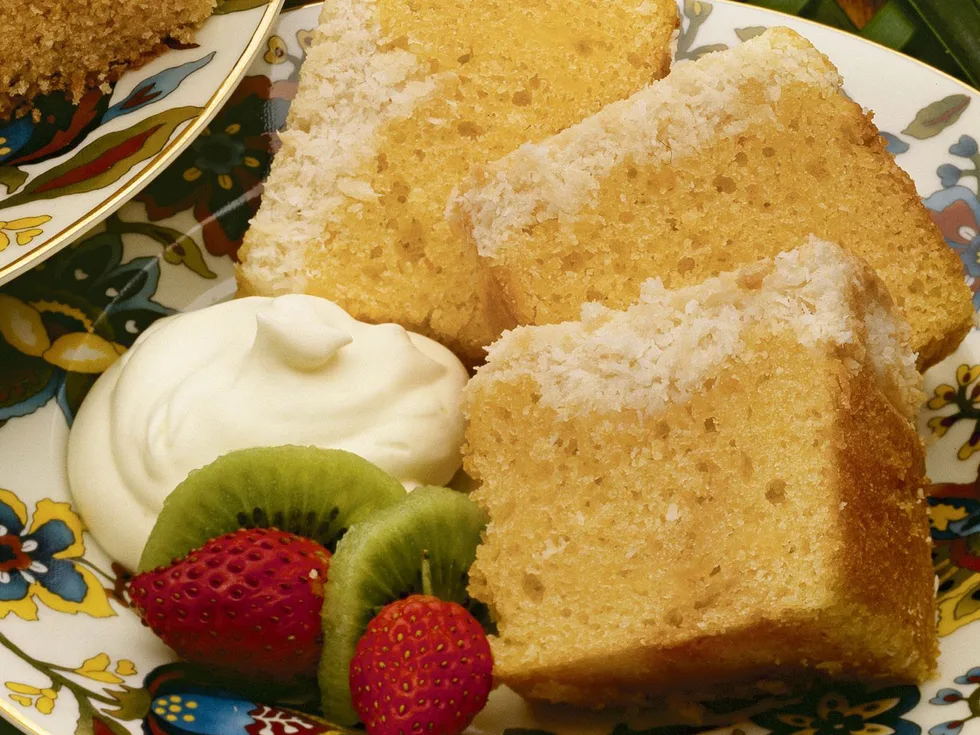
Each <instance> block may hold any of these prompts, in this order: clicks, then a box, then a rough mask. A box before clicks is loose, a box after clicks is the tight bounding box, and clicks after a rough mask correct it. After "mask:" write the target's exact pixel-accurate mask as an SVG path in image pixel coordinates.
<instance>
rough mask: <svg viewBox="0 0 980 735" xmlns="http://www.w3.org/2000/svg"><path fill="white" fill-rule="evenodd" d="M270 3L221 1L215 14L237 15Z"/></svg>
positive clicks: (255, 0) (264, 0)
mask: <svg viewBox="0 0 980 735" xmlns="http://www.w3.org/2000/svg"><path fill="white" fill-rule="evenodd" d="M268 2H269V0H224V2H221V1H220V0H219V2H218V6H217V7H216V8H215V9H214V14H215V15H227V14H228V13H237V12H239V11H242V10H251V9H252V8H257V7H259V6H260V5H266V4H268Z"/></svg>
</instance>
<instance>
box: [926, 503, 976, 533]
mask: <svg viewBox="0 0 980 735" xmlns="http://www.w3.org/2000/svg"><path fill="white" fill-rule="evenodd" d="M968 515H969V513H968V512H967V510H966V508H963V507H960V506H957V505H947V504H945V503H943V504H940V505H930V506H929V523H930V525H931V526H932V527H933V528H934V529H936V530H937V531H948V530H949V524H950V523H952V522H953V521H962V520H963V519H964V518H966V517H967V516H968Z"/></svg>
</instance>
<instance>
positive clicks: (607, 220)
mask: <svg viewBox="0 0 980 735" xmlns="http://www.w3.org/2000/svg"><path fill="white" fill-rule="evenodd" d="M455 217H456V218H457V219H458V220H459V222H460V224H461V226H462V227H463V228H464V229H465V230H466V231H467V232H468V234H469V237H470V238H471V239H472V240H473V241H474V242H475V243H476V246H477V248H478V249H479V253H480V254H481V255H482V256H484V257H485V258H486V259H487V262H489V263H490V264H491V266H492V271H493V274H494V276H495V278H496V279H497V281H498V282H499V283H500V285H501V287H502V289H503V291H504V293H505V294H506V300H507V303H508V304H509V306H510V308H511V310H512V312H513V314H514V316H515V317H516V319H517V321H518V322H519V323H522V324H545V323H551V322H559V321H562V320H564V319H574V318H576V315H577V314H578V311H579V307H580V305H581V304H582V303H584V302H586V301H600V302H602V303H604V304H606V305H608V306H612V307H615V308H622V307H624V306H626V305H627V304H629V303H631V302H632V301H633V300H635V299H636V297H637V296H638V295H639V292H640V284H641V283H642V282H643V281H644V280H645V279H646V278H648V277H650V276H659V277H660V278H661V279H662V280H663V282H664V284H665V285H666V286H668V287H669V288H674V287H678V286H683V285H687V284H692V283H698V282H700V281H701V280H703V279H704V278H706V277H709V276H712V275H716V274H718V273H720V272H722V271H725V270H730V269H732V268H736V267H738V266H739V265H742V264H744V263H748V262H752V261H754V260H756V259H757V258H760V257H766V256H772V255H775V254H776V253H778V252H780V251H782V250H785V249H787V248H789V247H792V246H793V244H794V243H799V242H801V241H802V239H803V238H804V237H806V236H807V235H809V234H811V233H813V234H816V235H818V236H819V237H822V238H825V239H827V240H830V241H832V242H836V243H839V244H840V245H841V246H843V247H846V248H847V249H849V250H851V251H853V252H855V253H857V254H859V255H861V256H862V257H864V258H865V259H866V260H867V261H868V262H869V263H870V264H871V265H872V266H873V267H874V268H875V270H877V271H878V274H879V275H880V276H881V278H882V279H883V280H884V282H885V283H886V284H887V285H888V287H889V289H890V290H891V293H892V297H893V299H894V300H895V302H896V303H897V304H898V306H899V309H900V310H901V312H902V313H903V314H904V315H905V316H906V318H907V319H908V320H909V322H910V323H911V325H912V348H913V349H914V350H915V351H916V352H918V353H919V360H920V364H921V365H929V364H931V363H934V362H936V361H938V360H939V359H941V358H942V357H943V356H945V355H947V354H948V353H949V352H951V351H952V350H953V349H954V348H955V347H956V345H957V344H958V343H959V341H960V340H961V339H962V337H963V336H964V334H965V333H966V332H967V330H968V329H969V325H970V320H971V318H972V314H973V310H972V307H971V304H970V294H969V291H968V289H967V287H966V286H965V285H964V283H963V272H962V266H961V264H960V261H959V259H958V258H957V257H956V255H955V254H954V253H953V252H952V251H951V250H950V248H949V247H948V246H947V245H946V244H945V243H944V241H943V238H942V235H941V234H940V232H939V230H938V229H937V228H936V226H935V225H934V224H933V222H932V220H931V219H930V217H929V215H928V213H927V212H926V210H925V208H924V207H923V206H922V203H921V202H920V200H919V197H918V195H917V194H916V191H915V187H914V185H913V183H912V181H911V180H910V179H909V177H908V175H907V174H905V172H904V171H902V170H901V169H900V168H899V167H898V166H897V165H896V164H895V161H894V160H893V159H892V157H891V155H890V154H889V153H888V152H887V151H886V150H885V143H884V141H883V140H882V138H881V137H880V136H879V135H878V130H877V129H876V128H875V126H874V124H873V123H872V121H871V117H870V115H867V114H865V113H863V112H862V111H861V108H860V107H859V106H858V105H857V104H855V103H854V102H852V101H850V100H849V99H848V98H847V97H845V96H844V95H843V94H842V93H841V79H840V76H839V75H838V74H837V71H836V70H835V69H834V67H833V66H832V65H831V63H830V62H829V61H828V60H827V58H826V57H825V56H823V55H822V54H821V53H819V52H818V51H817V50H816V49H814V48H813V47H812V46H811V45H810V44H809V43H808V42H807V41H805V40H804V39H803V38H801V37H800V36H798V35H797V34H796V33H794V32H793V31H790V30H788V29H785V28H774V29H771V30H769V31H767V32H766V33H764V34H762V35H761V36H758V37H757V38H754V39H752V40H750V41H747V42H746V43H743V44H742V45H740V46H738V47H736V48H734V49H732V50H731V51H725V52H719V53H713V54H709V55H708V56H705V57H703V58H702V59H701V60H699V61H697V62H693V63H684V64H680V65H678V66H677V67H676V68H675V69H674V70H673V71H672V72H671V74H670V76H668V77H667V78H666V79H664V80H663V81H661V82H659V83H656V84H653V85H652V86H650V87H649V88H647V89H645V90H643V91H641V92H638V93H637V94H635V95H634V96H632V97H631V98H630V99H628V100H626V101H623V102H619V103H617V104H613V105H610V106H609V107H607V108H606V109H604V110H602V111H601V112H600V113H598V114H597V115H594V116H593V117H591V118H589V119H588V120H585V121H583V122H582V123H581V124H579V125H576V126H574V127H572V128H570V129H568V130H566V131H565V132H563V133H560V134H559V135H557V136H555V137H553V138H551V139H549V140H547V141H545V142H543V143H542V144H540V145H528V146H524V147H522V148H521V149H519V150H518V151H516V152H514V153H512V154H510V155H509V156H506V157H505V158H503V159H502V160H500V161H498V162H495V163H493V164H492V165H490V166H487V167H483V168H480V169H479V170H478V171H477V172H476V173H475V175H474V178H473V180H472V181H471V182H470V183H469V188H468V190H466V191H464V193H463V194H462V196H461V198H460V199H459V200H458V201H457V202H456V203H455Z"/></svg>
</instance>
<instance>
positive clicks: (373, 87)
mask: <svg viewBox="0 0 980 735" xmlns="http://www.w3.org/2000/svg"><path fill="white" fill-rule="evenodd" d="M449 8H451V10H452V12H447V9H449ZM676 24H677V8H676V4H675V3H674V2H673V0H653V1H652V2H651V1H650V0H625V1H623V2H616V3H572V4H569V3H564V2H558V1H557V0H532V1H531V2H522V3H514V2H511V0H470V2H466V3H462V4H456V5H452V6H447V5H445V4H444V3H439V2H435V1H434V0H422V1H421V2H415V3H405V2H400V1H399V0H338V2H336V3H327V4H325V5H324V10H323V13H322V15H321V18H320V29H319V31H318V32H317V35H316V40H315V42H314V45H313V47H312V48H311V49H310V50H309V52H308V55H307V58H306V61H305V62H304V66H303V71H302V75H301V79H300V89H299V92H298V95H297V97H296V99H295V101H294V102H293V105H292V108H291V109H290V120H289V124H288V129H287V131H286V132H285V133H284V135H283V136H282V148H281V149H280V150H279V152H278V153H277V155H276V157H275V160H274V162H273V166H272V171H271V173H270V176H269V180H268V181H267V183H266V186H265V192H264V195H263V201H262V205H261V207H260V209H259V211H258V213H257V215H256V217H255V218H254V220H253V222H252V226H251V228H250V230H249V231H248V233H247V234H246V237H245V242H244V245H243V247H242V250H241V253H240V257H241V265H240V267H239V268H238V281H239V284H240V286H241V288H242V290H243V291H244V292H249V293H257V294H263V295H271V294H277V293H285V292H290V291H302V292H305V293H313V294H316V295H320V296H324V297H326V298H329V299H331V300H332V301H335V302H336V303H338V304H339V305H340V306H342V307H343V308H344V309H345V310H347V311H348V312H349V313H351V314H352V315H353V316H354V317H356V318H358V319H361V320H364V321H370V322H397V323H399V324H402V325H403V326H405V327H406V328H408V329H411V330H412V331H416V332H421V333H423V334H426V335H427V336H429V337H433V338H435V339H437V340H439V341H440V342H442V343H443V344H446V345H447V346H449V347H451V348H452V349H453V350H454V351H455V352H457V353H458V354H459V355H460V356H461V357H462V358H464V359H465V360H467V361H469V362H478V361H479V360H480V359H481V358H482V356H483V347H484V346H486V345H487V344H488V343H489V342H491V341H492V340H493V339H495V338H496V337H497V336H498V335H499V334H500V332H501V331H502V330H503V329H504V328H506V327H510V326H513V319H512V317H511V315H510V314H509V313H508V312H507V310H506V309H504V308H502V307H501V305H500V304H499V303H498V299H497V297H496V287H495V285H494V284H493V281H492V279H491V278H490V277H489V274H488V273H487V271H486V269H485V267H484V266H483V264H481V263H480V261H479V259H478V257H477V255H476V252H475V250H473V249H472V248H470V247H469V246H468V244H467V243H466V241H465V239H464V238H463V237H462V236H461V235H460V233H458V232H455V231H453V230H452V228H451V227H450V225H449V223H448V222H447V221H446V219H445V209H446V204H447V201H448V199H449V196H450V194H451V192H452V189H453V187H454V186H456V184H457V183H458V182H459V181H460V180H461V179H462V178H463V177H464V176H465V175H466V173H467V172H468V171H469V168H470V166H472V165H473V164H475V163H485V162H487V161H489V160H492V159H494V158H497V157H499V156H501V155H504V154H505V153H507V152H509V151H511V150H513V149H514V148H516V147H517V146H519V145H521V144H523V143H525V142H527V141H529V140H541V139H542V138H545V137H547V136H548V135H551V134H553V133H555V132H558V131H559V130H561V129H563V128H565V127H567V126H569V125H571V124H573V123H575V122H578V121H579V120H580V119H582V117H584V116H586V115H589V114H592V113H593V112H596V111H597V110H599V109H600V108H601V107H602V106H603V105H605V104H607V103H609V102H611V101H613V100H617V99H621V98H623V97H626V96H628V95H629V94H631V93H632V92H634V91H636V90H637V89H640V88H641V87H643V86H644V85H646V84H648V83H649V82H650V81H652V80H653V79H655V78H659V77H661V76H663V75H664V74H665V73H666V72H667V69H668V65H669V40H670V36H671V34H672V33H673V31H674V29H675V27H676Z"/></svg>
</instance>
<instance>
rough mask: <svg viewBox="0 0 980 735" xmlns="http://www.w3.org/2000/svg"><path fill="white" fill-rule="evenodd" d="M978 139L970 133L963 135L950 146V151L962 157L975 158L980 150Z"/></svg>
mask: <svg viewBox="0 0 980 735" xmlns="http://www.w3.org/2000/svg"><path fill="white" fill-rule="evenodd" d="M978 148H980V146H977V141H976V140H975V139H974V138H971V137H970V136H969V135H961V136H960V139H959V140H958V141H956V142H955V143H953V145H951V146H950V147H949V152H950V153H952V154H953V155H954V156H959V157H960V158H973V156H975V155H977V153H978V152H980V150H978Z"/></svg>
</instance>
